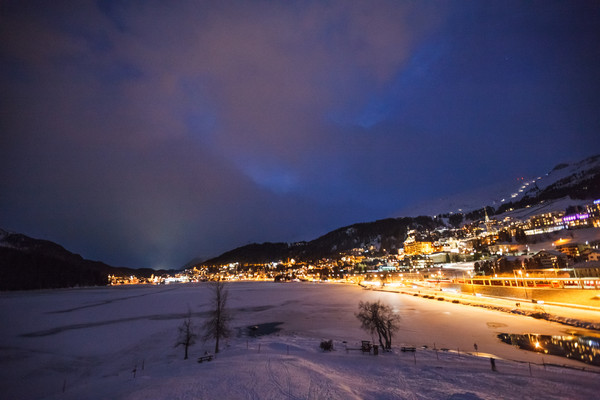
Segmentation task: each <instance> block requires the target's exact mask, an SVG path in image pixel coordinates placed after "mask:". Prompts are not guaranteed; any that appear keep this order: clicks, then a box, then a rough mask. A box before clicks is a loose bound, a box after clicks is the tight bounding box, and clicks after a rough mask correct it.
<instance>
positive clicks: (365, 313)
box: [356, 300, 400, 350]
mask: <svg viewBox="0 0 600 400" xmlns="http://www.w3.org/2000/svg"><path fill="white" fill-rule="evenodd" d="M356 318H358V319H359V321H360V322H361V324H362V326H361V327H362V328H363V329H364V330H366V331H369V332H370V333H371V334H373V333H375V332H377V336H378V338H379V344H380V345H381V348H382V349H386V350H390V349H391V348H392V336H393V334H394V332H396V331H397V330H398V329H399V328H400V326H399V323H400V316H399V315H398V314H395V313H394V311H393V310H392V308H391V307H390V306H388V305H385V304H382V303H381V301H379V300H377V302H375V303H370V302H368V301H365V302H363V301H361V302H359V303H358V313H357V314H356Z"/></svg>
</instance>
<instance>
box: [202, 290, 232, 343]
mask: <svg viewBox="0 0 600 400" xmlns="http://www.w3.org/2000/svg"><path fill="white" fill-rule="evenodd" d="M210 285H211V290H212V292H213V293H212V294H213V296H212V300H211V309H210V311H209V315H208V318H207V319H206V321H205V323H204V327H203V329H204V337H203V338H204V340H210V339H215V354H216V353H218V352H219V339H225V338H228V337H229V334H230V330H229V322H230V321H231V315H230V313H229V310H228V309H227V297H228V294H229V293H228V290H227V287H226V286H225V282H224V281H215V282H211V283H210Z"/></svg>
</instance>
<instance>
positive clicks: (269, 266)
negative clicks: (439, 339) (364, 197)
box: [111, 200, 600, 285]
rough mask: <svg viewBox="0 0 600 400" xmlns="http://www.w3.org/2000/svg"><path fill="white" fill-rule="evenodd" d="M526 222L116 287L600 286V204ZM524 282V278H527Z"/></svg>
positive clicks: (421, 234) (417, 235)
mask: <svg viewBox="0 0 600 400" xmlns="http://www.w3.org/2000/svg"><path fill="white" fill-rule="evenodd" d="M569 211H570V212H566V211H552V212H547V213H543V214H537V215H533V216H530V217H527V218H524V219H519V218H515V217H510V216H506V217H504V218H502V219H490V218H489V216H488V215H487V212H486V213H485V218H483V219H482V220H479V221H471V222H467V223H464V224H463V225H462V226H461V227H456V228H449V227H448V226H447V225H446V226H443V227H440V228H437V229H435V230H432V231H420V230H412V231H409V232H408V234H407V237H406V239H405V240H404V242H403V245H402V246H400V249H399V250H395V251H387V250H386V249H381V248H378V247H377V246H375V245H372V244H371V245H369V246H368V248H355V249H352V250H350V251H346V252H342V253H339V254H337V255H336V256H335V257H331V258H323V259H320V260H316V261H314V260H311V261H305V260H296V259H286V260H272V261H270V262H267V263H261V264H247V263H241V262H233V263H229V264H225V265H202V266H196V267H194V268H191V269H188V270H185V271H182V272H181V273H178V274H175V275H173V276H152V277H151V278H149V279H140V278H136V277H130V279H127V278H115V277H112V280H111V283H113V284H119V283H155V284H168V283H175V282H194V281H204V280H214V279H226V280H270V281H273V280H275V281H277V280H282V281H283V280H307V281H322V280H342V281H352V282H360V281H362V280H372V279H384V280H394V279H438V280H439V279H453V278H454V279H459V278H461V277H464V276H465V274H467V275H468V276H470V277H474V276H491V277H502V276H516V273H515V271H520V272H519V274H522V275H523V273H524V274H525V275H527V277H530V276H531V277H535V276H542V275H543V276H548V275H549V274H550V273H551V275H553V276H555V277H563V278H569V277H573V276H576V277H577V276H579V277H582V276H585V277H592V278H596V279H598V278H600V200H596V201H594V202H590V203H589V204H587V205H585V206H579V207H569ZM523 276H524V275H523ZM594 285H597V283H594Z"/></svg>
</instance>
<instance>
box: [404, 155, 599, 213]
mask: <svg viewBox="0 0 600 400" xmlns="http://www.w3.org/2000/svg"><path fill="white" fill-rule="evenodd" d="M598 197H600V155H596V156H592V157H589V158H586V159H585V160H582V161H579V162H575V163H571V164H568V163H562V164H558V165H557V166H555V167H554V168H553V169H552V170H551V171H550V172H548V173H547V174H545V175H542V176H530V177H520V178H518V179H516V180H515V179H513V180H509V181H506V182H499V183H494V184H491V185H488V186H484V187H480V188H477V189H474V190H470V191H467V192H463V193H459V194H456V195H452V196H448V197H444V198H439V199H432V200H431V201H426V202H422V203H420V204H416V205H413V206H409V207H406V208H404V209H402V210H400V211H399V212H398V213H397V214H398V215H399V216H400V215H401V216H417V215H431V216H433V215H438V214H446V213H458V212H463V213H466V212H469V211H472V210H477V209H481V208H483V207H486V206H491V207H493V208H494V209H496V210H499V209H502V208H504V209H509V208H521V207H525V206H527V205H530V206H531V205H533V204H537V203H539V202H540V201H541V200H544V202H545V203H546V204H545V205H544V210H545V211H553V210H554V208H556V210H564V208H565V204H566V203H569V204H570V205H577V204H579V203H585V201H582V200H589V199H595V198H598ZM553 205H555V206H553Z"/></svg>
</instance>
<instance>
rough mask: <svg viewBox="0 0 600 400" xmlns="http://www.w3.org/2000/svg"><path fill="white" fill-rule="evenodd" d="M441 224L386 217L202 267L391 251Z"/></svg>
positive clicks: (251, 248)
mask: <svg viewBox="0 0 600 400" xmlns="http://www.w3.org/2000/svg"><path fill="white" fill-rule="evenodd" d="M443 225H444V224H443V221H442V220H441V219H438V218H431V217H425V216H421V217H415V218H411V217H404V218H387V219H381V220H378V221H374V222H365V223H358V224H354V225H350V226H345V227H343V228H339V229H336V230H334V231H331V232H329V233H327V234H325V235H323V236H321V237H319V238H317V239H315V240H311V241H310V242H297V243H262V244H258V243H253V244H249V245H246V246H242V247H238V248H236V249H234V250H231V251H228V252H226V253H224V254H222V255H220V256H218V257H215V258H212V259H210V260H207V261H205V262H203V263H202V264H203V265H222V264H228V263H232V262H242V263H250V264H253V263H265V262H269V261H274V260H285V259H287V258H300V259H302V260H304V261H310V260H316V259H319V258H323V257H332V256H335V255H337V254H338V253H339V252H343V251H348V250H351V249H354V248H372V249H374V250H377V251H379V250H381V249H386V250H391V251H394V250H396V249H398V248H400V247H402V243H403V242H404V240H405V239H406V233H407V231H409V230H411V229H419V230H432V229H434V228H436V227H439V226H443Z"/></svg>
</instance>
